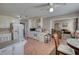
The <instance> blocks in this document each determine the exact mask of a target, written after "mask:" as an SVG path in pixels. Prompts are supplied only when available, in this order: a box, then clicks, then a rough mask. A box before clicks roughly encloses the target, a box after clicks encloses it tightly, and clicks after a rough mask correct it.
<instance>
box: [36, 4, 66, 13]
mask: <svg viewBox="0 0 79 59" xmlns="http://www.w3.org/2000/svg"><path fill="white" fill-rule="evenodd" d="M65 4H66V3H43V4H41V5H38V6H35V8H41V9H40V10H45V9H44V8H46V10H49V12H53V11H54V8H57V7H59V6H63V5H65Z"/></svg>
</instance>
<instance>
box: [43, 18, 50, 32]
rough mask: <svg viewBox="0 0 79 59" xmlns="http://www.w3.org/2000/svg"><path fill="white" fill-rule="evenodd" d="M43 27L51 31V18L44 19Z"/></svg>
mask: <svg viewBox="0 0 79 59" xmlns="http://www.w3.org/2000/svg"><path fill="white" fill-rule="evenodd" d="M43 28H44V29H46V30H48V31H50V19H43Z"/></svg>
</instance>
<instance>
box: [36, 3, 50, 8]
mask: <svg viewBox="0 0 79 59" xmlns="http://www.w3.org/2000/svg"><path fill="white" fill-rule="evenodd" d="M45 6H49V3H43V4H42V5H39V6H35V8H41V7H45Z"/></svg>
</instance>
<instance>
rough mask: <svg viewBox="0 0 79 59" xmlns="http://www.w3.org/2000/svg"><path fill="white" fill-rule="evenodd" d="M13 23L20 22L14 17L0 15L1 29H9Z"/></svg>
mask: <svg viewBox="0 0 79 59" xmlns="http://www.w3.org/2000/svg"><path fill="white" fill-rule="evenodd" d="M13 21H18V20H17V19H15V18H13V17H9V16H3V15H0V28H9V27H10V23H11V22H13Z"/></svg>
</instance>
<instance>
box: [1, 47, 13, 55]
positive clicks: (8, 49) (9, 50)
mask: <svg viewBox="0 0 79 59" xmlns="http://www.w3.org/2000/svg"><path fill="white" fill-rule="evenodd" d="M11 54H12V47H11V46H8V47H6V48H2V49H0V55H11Z"/></svg>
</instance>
